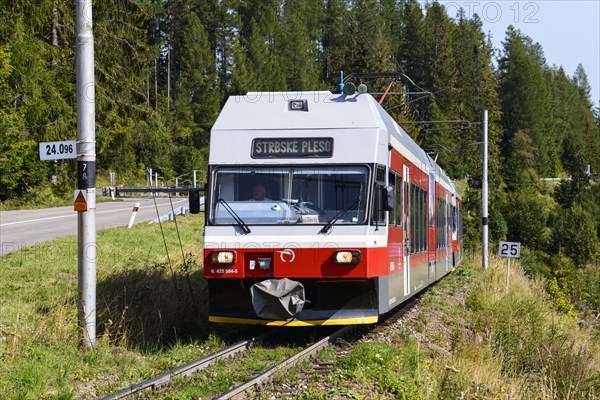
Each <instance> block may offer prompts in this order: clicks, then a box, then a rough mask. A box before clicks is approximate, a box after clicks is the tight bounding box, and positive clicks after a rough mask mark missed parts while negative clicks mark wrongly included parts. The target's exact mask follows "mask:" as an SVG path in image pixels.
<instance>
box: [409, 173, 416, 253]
mask: <svg viewBox="0 0 600 400" xmlns="http://www.w3.org/2000/svg"><path fill="white" fill-rule="evenodd" d="M416 205H417V202H416V199H415V184H414V183H411V184H410V240H411V244H410V252H411V254H415V253H416V252H417V235H416V226H415V225H416V224H415V215H416V214H417V213H416V209H417V207H416Z"/></svg>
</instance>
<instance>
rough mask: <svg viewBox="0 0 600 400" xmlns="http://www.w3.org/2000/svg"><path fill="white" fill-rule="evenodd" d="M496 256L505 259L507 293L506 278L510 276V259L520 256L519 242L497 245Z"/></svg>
mask: <svg viewBox="0 0 600 400" xmlns="http://www.w3.org/2000/svg"><path fill="white" fill-rule="evenodd" d="M498 255H499V256H500V257H506V262H507V263H508V268H507V269H506V292H507V293H508V276H509V275H510V259H511V258H519V257H520V256H521V243H519V242H500V244H499V245H498Z"/></svg>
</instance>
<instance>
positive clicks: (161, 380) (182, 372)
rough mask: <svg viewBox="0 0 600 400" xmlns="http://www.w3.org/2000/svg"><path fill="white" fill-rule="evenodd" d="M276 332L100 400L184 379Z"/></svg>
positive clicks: (243, 341) (155, 387) (233, 345)
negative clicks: (174, 379) (175, 379)
mask: <svg viewBox="0 0 600 400" xmlns="http://www.w3.org/2000/svg"><path fill="white" fill-rule="evenodd" d="M275 332H276V330H272V331H269V332H267V333H264V334H262V335H260V336H257V337H252V338H250V339H246V340H241V341H239V342H237V343H235V344H232V345H231V346H228V347H225V348H224V349H221V350H219V351H217V352H214V353H212V354H209V355H206V356H203V357H201V358H198V359H197V360H194V361H191V362H189V363H187V364H184V365H182V366H180V367H177V368H175V369H172V370H170V371H167V372H164V373H162V374H160V375H158V376H155V377H154V378H151V379H148V380H146V381H143V382H140V383H137V384H135V385H132V386H129V387H127V388H125V389H123V390H120V391H118V392H116V393H113V394H111V395H109V396H106V397H103V398H102V400H115V399H121V398H125V397H128V396H131V395H133V394H135V393H138V392H140V391H143V390H155V389H157V388H159V387H161V386H164V385H166V384H168V383H169V382H170V381H171V380H172V379H173V378H176V377H178V378H185V377H187V376H190V375H192V374H194V373H196V372H198V371H201V370H203V369H205V368H208V367H210V366H211V365H212V364H214V363H215V362H217V361H219V360H223V359H228V358H233V357H234V356H235V355H236V354H238V353H241V352H245V351H248V350H249V349H250V348H251V347H252V346H253V345H254V344H256V343H260V342H264V341H266V340H269V338H270V337H271V336H273V334H274V333H275Z"/></svg>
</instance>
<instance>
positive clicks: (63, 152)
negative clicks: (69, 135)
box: [40, 140, 77, 161]
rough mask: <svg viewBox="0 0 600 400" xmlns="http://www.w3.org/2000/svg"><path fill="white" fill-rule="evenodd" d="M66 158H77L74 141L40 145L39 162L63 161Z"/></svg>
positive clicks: (42, 143)
mask: <svg viewBox="0 0 600 400" xmlns="http://www.w3.org/2000/svg"><path fill="white" fill-rule="evenodd" d="M67 158H77V145H76V141H75V140H66V141H64V142H41V143H40V160H42V161H44V160H65V159H67Z"/></svg>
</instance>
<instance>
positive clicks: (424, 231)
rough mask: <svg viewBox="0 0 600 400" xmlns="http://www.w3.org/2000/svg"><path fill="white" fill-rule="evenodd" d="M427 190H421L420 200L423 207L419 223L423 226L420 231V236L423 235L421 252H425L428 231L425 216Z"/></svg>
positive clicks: (426, 212) (426, 210)
mask: <svg viewBox="0 0 600 400" xmlns="http://www.w3.org/2000/svg"><path fill="white" fill-rule="evenodd" d="M427 196H428V193H427V190H425V189H421V199H422V203H421V204H422V206H423V212H422V213H421V223H422V224H423V230H422V234H423V241H422V249H423V251H427V237H428V233H429V230H428V229H427V215H428V213H429V211H428V209H427Z"/></svg>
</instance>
